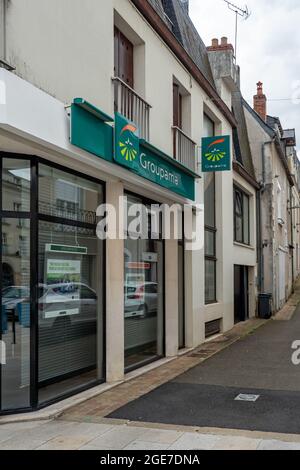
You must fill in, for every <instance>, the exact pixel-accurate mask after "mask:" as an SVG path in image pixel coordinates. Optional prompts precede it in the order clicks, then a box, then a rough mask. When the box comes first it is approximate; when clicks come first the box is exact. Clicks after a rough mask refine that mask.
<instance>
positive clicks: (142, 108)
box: [113, 77, 151, 141]
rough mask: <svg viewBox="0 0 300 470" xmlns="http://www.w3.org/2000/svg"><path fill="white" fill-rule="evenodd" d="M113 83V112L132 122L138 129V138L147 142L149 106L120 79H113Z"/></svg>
mask: <svg viewBox="0 0 300 470" xmlns="http://www.w3.org/2000/svg"><path fill="white" fill-rule="evenodd" d="M113 83H114V87H115V94H114V99H115V111H117V112H118V113H120V114H123V116H125V117H126V118H127V119H128V120H130V121H132V122H134V123H135V125H136V126H137V127H138V129H139V135H140V138H141V139H145V140H147V141H149V138H150V136H149V127H150V109H151V106H150V104H148V103H147V102H146V101H145V100H144V99H143V98H141V97H140V96H139V95H138V94H137V93H136V91H134V90H133V89H132V88H130V87H129V86H128V85H127V84H126V83H125V82H123V80H121V79H120V78H118V77H115V78H113Z"/></svg>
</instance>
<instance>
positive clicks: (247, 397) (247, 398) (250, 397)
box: [234, 393, 260, 402]
mask: <svg viewBox="0 0 300 470" xmlns="http://www.w3.org/2000/svg"><path fill="white" fill-rule="evenodd" d="M259 397H260V395H250V394H246V393H240V394H239V395H238V396H237V397H235V399H234V400H235V401H252V402H255V401H257V400H258V399H259Z"/></svg>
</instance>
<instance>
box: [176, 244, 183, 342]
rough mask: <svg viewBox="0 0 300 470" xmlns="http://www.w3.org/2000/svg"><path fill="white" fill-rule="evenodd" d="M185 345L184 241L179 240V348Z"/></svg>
mask: <svg viewBox="0 0 300 470" xmlns="http://www.w3.org/2000/svg"><path fill="white" fill-rule="evenodd" d="M184 347H185V305H184V243H183V242H182V241H179V242H178V348H179V349H183V348H184Z"/></svg>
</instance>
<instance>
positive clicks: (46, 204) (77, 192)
mask: <svg viewBox="0 0 300 470" xmlns="http://www.w3.org/2000/svg"><path fill="white" fill-rule="evenodd" d="M100 200H101V194H100V191H99V186H98V187H97V185H95V183H93V182H90V181H89V180H87V179H84V178H81V177H79V176H75V175H72V174H69V173H66V172H64V171H62V170H58V169H56V168H51V167H48V166H46V165H39V213H40V214H44V215H49V216H53V217H58V218H62V219H67V220H74V221H78V222H83V223H91V224H95V223H96V209H97V207H98V205H99V203H100Z"/></svg>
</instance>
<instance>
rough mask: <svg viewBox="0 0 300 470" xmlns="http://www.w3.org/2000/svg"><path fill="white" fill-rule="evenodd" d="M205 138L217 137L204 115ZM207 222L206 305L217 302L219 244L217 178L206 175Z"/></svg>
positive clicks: (211, 123)
mask: <svg viewBox="0 0 300 470" xmlns="http://www.w3.org/2000/svg"><path fill="white" fill-rule="evenodd" d="M203 127H204V129H203V137H213V136H214V135H215V123H214V122H213V121H212V120H211V119H210V118H209V117H208V116H206V114H205V115H204V124H203ZM203 178H204V222H205V303H206V304H211V303H214V302H217V246H216V245H217V244H216V235H217V227H216V177H215V173H205V174H204V177H203Z"/></svg>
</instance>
